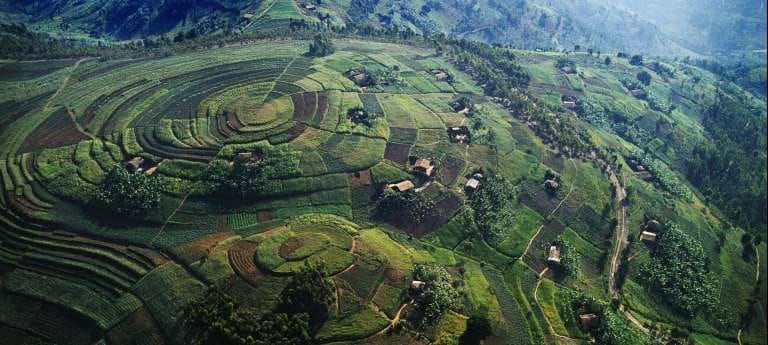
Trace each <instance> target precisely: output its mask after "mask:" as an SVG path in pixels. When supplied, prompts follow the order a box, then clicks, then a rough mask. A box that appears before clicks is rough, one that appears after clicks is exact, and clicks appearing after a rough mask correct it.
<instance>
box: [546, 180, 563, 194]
mask: <svg viewBox="0 0 768 345" xmlns="http://www.w3.org/2000/svg"><path fill="white" fill-rule="evenodd" d="M544 188H546V189H547V190H550V191H553V192H554V191H556V190H557V189H558V188H560V184H559V183H557V181H555V180H551V179H550V180H546V181H544Z"/></svg>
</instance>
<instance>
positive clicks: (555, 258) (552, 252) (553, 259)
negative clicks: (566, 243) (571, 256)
mask: <svg viewBox="0 0 768 345" xmlns="http://www.w3.org/2000/svg"><path fill="white" fill-rule="evenodd" d="M547 261H548V262H550V263H554V264H559V263H560V249H557V246H550V247H549V256H547Z"/></svg>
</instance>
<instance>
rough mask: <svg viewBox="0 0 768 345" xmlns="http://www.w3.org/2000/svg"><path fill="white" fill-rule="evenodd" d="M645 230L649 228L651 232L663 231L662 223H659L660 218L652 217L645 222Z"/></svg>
mask: <svg viewBox="0 0 768 345" xmlns="http://www.w3.org/2000/svg"><path fill="white" fill-rule="evenodd" d="M643 230H647V231H650V232H659V231H661V223H659V221H658V220H655V219H651V220H649V221H647V222H645V225H643Z"/></svg>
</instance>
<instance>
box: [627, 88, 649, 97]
mask: <svg viewBox="0 0 768 345" xmlns="http://www.w3.org/2000/svg"><path fill="white" fill-rule="evenodd" d="M630 93H632V96H635V98H645V97H646V96H647V95H648V94H646V93H645V90H643V89H634V90H632V91H630Z"/></svg>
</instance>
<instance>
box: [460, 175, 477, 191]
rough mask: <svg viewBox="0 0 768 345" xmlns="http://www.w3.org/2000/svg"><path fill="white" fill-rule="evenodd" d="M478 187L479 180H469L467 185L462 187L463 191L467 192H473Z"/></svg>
mask: <svg viewBox="0 0 768 345" xmlns="http://www.w3.org/2000/svg"><path fill="white" fill-rule="evenodd" d="M478 187H480V180H478V179H475V178H471V179H469V180H468V181H467V184H465V185H464V189H465V190H467V191H475V190H477V188H478Z"/></svg>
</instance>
